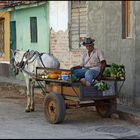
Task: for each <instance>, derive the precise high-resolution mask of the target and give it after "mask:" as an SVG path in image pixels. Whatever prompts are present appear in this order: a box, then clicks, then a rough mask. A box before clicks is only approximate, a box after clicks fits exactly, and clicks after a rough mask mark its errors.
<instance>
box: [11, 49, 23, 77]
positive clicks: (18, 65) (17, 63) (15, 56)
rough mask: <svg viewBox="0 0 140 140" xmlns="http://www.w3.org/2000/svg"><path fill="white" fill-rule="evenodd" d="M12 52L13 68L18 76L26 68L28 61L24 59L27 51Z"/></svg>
mask: <svg viewBox="0 0 140 140" xmlns="http://www.w3.org/2000/svg"><path fill="white" fill-rule="evenodd" d="M11 51H12V68H13V71H14V73H15V75H17V74H18V73H19V70H21V69H22V68H23V66H24V62H25V61H26V58H25V57H24V55H25V51H23V50H15V51H13V50H11Z"/></svg>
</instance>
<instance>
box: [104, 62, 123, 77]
mask: <svg viewBox="0 0 140 140" xmlns="http://www.w3.org/2000/svg"><path fill="white" fill-rule="evenodd" d="M103 76H104V77H111V78H113V79H121V80H124V79H125V71H124V69H123V67H122V65H118V64H115V63H112V65H111V67H110V68H106V69H105V70H104V73H103Z"/></svg>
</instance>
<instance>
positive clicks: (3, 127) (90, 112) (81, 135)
mask: <svg viewBox="0 0 140 140" xmlns="http://www.w3.org/2000/svg"><path fill="white" fill-rule="evenodd" d="M35 101H36V105H35V107H36V108H35V112H31V113H25V112H24V110H25V105H26V95H25V94H23V93H22V94H21V93H20V94H19V93H18V91H17V90H16V89H15V88H14V87H0V138H1V139H8V138H9V139H39V138H40V139H51V138H53V139H54V138H55V139H69V138H71V139H121V138H124V139H129V138H131V139H133V138H137V139H138V138H140V126H136V125H134V124H131V123H129V122H126V121H124V120H119V119H113V118H101V117H100V116H99V115H98V114H97V112H96V111H95V109H94V107H83V108H78V109H69V110H67V112H66V116H65V120H64V122H63V123H62V124H56V125H52V124H49V123H48V122H47V121H46V119H45V117H44V113H43V98H41V97H38V96H37V95H36V96H35Z"/></svg>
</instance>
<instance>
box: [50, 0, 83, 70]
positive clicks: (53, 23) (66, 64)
mask: <svg viewBox="0 0 140 140" xmlns="http://www.w3.org/2000/svg"><path fill="white" fill-rule="evenodd" d="M50 28H51V31H50V34H51V35H50V49H51V53H53V54H54V55H55V56H56V57H57V58H58V59H59V61H60V63H61V68H67V69H69V68H70V67H72V66H73V65H77V64H79V63H80V61H81V51H79V50H75V51H70V48H69V29H68V1H50Z"/></svg>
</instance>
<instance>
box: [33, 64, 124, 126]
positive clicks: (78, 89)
mask: <svg viewBox="0 0 140 140" xmlns="http://www.w3.org/2000/svg"><path fill="white" fill-rule="evenodd" d="M109 66H110V65H107V67H109ZM123 68H124V67H123ZM40 70H47V71H49V70H53V69H50V68H42V67H37V68H36V77H35V80H36V81H37V83H38V84H39V85H40V87H41V89H42V91H43V93H44V95H45V99H44V114H45V118H46V119H47V121H48V122H49V123H51V124H57V123H62V122H63V121H64V119H65V115H66V109H70V108H79V107H86V106H95V107H96V111H97V112H98V114H99V115H101V116H102V117H110V115H111V114H112V113H113V112H116V110H117V96H118V92H120V89H121V87H122V85H123V83H124V81H125V80H120V79H116V78H115V79H112V78H105V77H103V78H102V80H104V81H106V82H107V83H109V85H110V88H109V90H106V91H99V90H97V89H96V88H95V87H94V86H91V87H85V86H83V85H82V84H81V82H71V81H67V80H58V79H48V78H42V77H41V76H40V75H39V74H38V73H39V71H40ZM55 70H56V69H55ZM57 71H70V70H67V69H57ZM42 82H44V84H41V83H42ZM118 82H122V85H121V86H120V88H118Z"/></svg>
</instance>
